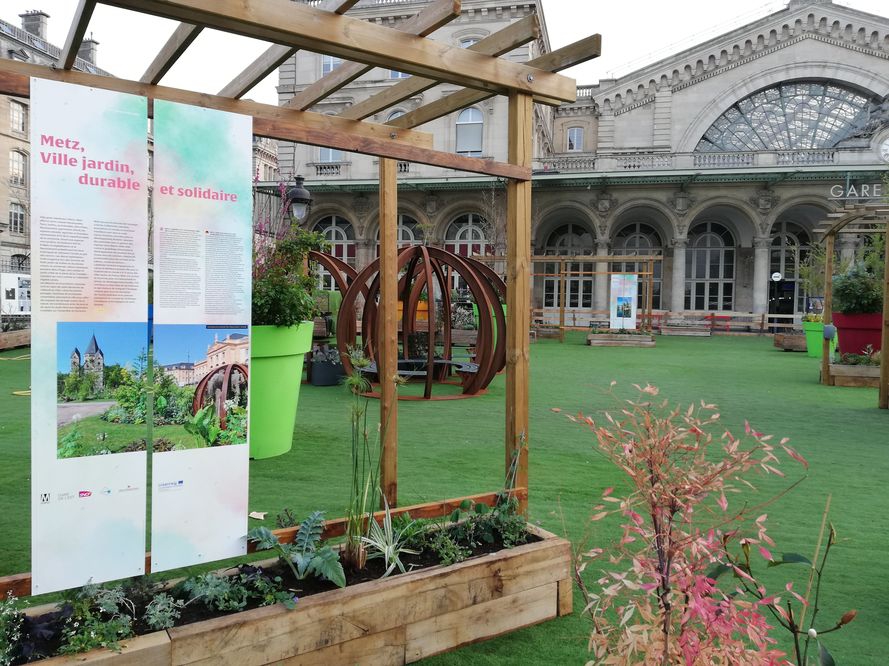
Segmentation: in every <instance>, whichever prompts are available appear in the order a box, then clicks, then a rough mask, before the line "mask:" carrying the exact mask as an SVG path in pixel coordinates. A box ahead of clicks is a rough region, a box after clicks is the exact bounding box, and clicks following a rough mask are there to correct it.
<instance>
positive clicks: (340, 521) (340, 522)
mask: <svg viewBox="0 0 889 666" xmlns="http://www.w3.org/2000/svg"><path fill="white" fill-rule="evenodd" d="M509 494H510V495H512V496H513V497H515V498H517V499H518V500H519V501H520V502H522V501H525V500H526V499H527V497H528V489H527V488H524V487H523V488H514V489H512V490H511V491H510V493H509ZM499 495H500V493H482V494H479V495H469V496H467V497H455V498H453V499H446V500H440V501H436V502H425V503H423V504H413V505H411V506H403V507H400V508H397V509H396V508H393V509H392V510H391V511H390V515H392V516H393V517H394V516H399V515H402V514H408V515H409V516H410V517H411V518H413V519H414V520H419V519H423V518H440V517H441V516H448V515H450V514H451V513H453V512H454V511H455V510H456V509H458V508H460V505H461V504H462V503H463V502H465V501H466V500H469V501H470V502H473V503H474V504H486V505H488V506H494V505H495V504H496V503H497V498H498V496H499ZM384 516H385V513H384V512H383V511H377V512H376V513H374V520H376V521H377V522H378V523H381V522H382V521H383V518H384ZM345 528H346V519H345V518H334V519H332V520H326V521H324V528H323V532H322V534H321V536H322V538H324V539H333V538H335V537H338V536H342V535H343V534H345V533H346V531H345ZM297 532H299V527H286V528H284V529H277V530H274V533H275V536H276V537H278V541H280V542H281V543H291V542H292V541H293V540H294V538H296V533H297ZM247 552H248V553H253V552H256V545H255V544H252V543H250V544H247ZM145 571H146V572H149V571H151V553H146V554H145ZM9 593H12V594H14V595H15V596H17V597H27V596H29V595H30V594H31V574H30V573H21V574H13V575H11V576H0V599H6V596H7V595H8V594H9Z"/></svg>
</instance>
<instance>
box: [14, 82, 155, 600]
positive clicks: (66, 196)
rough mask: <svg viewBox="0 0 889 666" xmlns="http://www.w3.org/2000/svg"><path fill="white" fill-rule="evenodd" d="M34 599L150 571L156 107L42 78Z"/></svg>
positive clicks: (37, 135) (34, 161) (34, 262)
mask: <svg viewBox="0 0 889 666" xmlns="http://www.w3.org/2000/svg"><path fill="white" fill-rule="evenodd" d="M31 109H32V115H31V150H32V154H31V219H32V227H31V228H32V237H31V243H32V251H31V270H32V277H33V281H32V283H31V285H30V288H31V294H30V295H31V317H32V329H31V330H32V346H31V359H32V360H31V391H32V394H31V396H32V397H31V417H32V418H31V475H32V476H31V491H32V493H33V498H32V505H31V506H32V510H31V519H32V547H31V567H32V576H33V578H32V590H33V592H34V594H43V593H46V592H53V591H56V590H60V589H64V588H70V587H75V586H80V585H84V584H85V583H87V582H89V581H92V582H94V583H95V582H103V581H107V580H113V579H117V578H124V577H127V576H135V575H138V574H141V573H143V572H144V562H145V495H146V452H145V441H146V435H147V430H145V431H143V428H144V425H143V426H141V427H140V426H138V425H134V424H133V423H124V421H126V420H127V418H126V416H125V415H126V414H128V413H129V412H128V410H129V409H130V408H132V407H133V405H128V404H119V402H118V398H119V395H120V394H119V392H118V389H119V388H120V386H121V385H122V384H124V383H127V384H131V385H133V386H139V385H140V382H141V377H140V373H141V372H142V371H144V370H145V354H146V352H147V344H148V335H147V312H148V304H147V298H148V208H147V182H148V144H147V136H146V128H147V123H148V115H147V102H146V100H145V98H142V97H136V96H133V95H125V94H122V93H116V92H109V91H106V90H99V89H93V88H87V87H83V86H76V85H70V84H65V83H57V82H53V81H46V80H42V79H31Z"/></svg>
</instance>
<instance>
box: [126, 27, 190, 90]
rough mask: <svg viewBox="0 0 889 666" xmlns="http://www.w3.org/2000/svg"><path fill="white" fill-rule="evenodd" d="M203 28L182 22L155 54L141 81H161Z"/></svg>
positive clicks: (152, 82)
mask: <svg viewBox="0 0 889 666" xmlns="http://www.w3.org/2000/svg"><path fill="white" fill-rule="evenodd" d="M201 30H202V28H201V27H200V26H197V25H191V24H190V23H180V24H179V25H177V26H176V29H175V30H174V31H173V34H172V35H170V38H169V39H168V40H167V41H166V43H165V44H164V45H163V46H162V47H161V50H160V51H158V54H157V55H156V56H154V60H152V61H151V64H150V65H148V69H146V70H145V73H144V74H143V75H142V78H140V79H139V81H140V82H141V83H151V84H155V83H159V82H160V80H161V79H162V78H164V75H165V74H166V73H167V72H169V71H170V68H171V67H173V65H175V64H176V61H177V60H179V58H180V57H181V56H182V54H183V53H185V49H187V48H188V47H189V46H191V43H192V42H193V41H194V40H195V39H197V37H198V35H200V34H201Z"/></svg>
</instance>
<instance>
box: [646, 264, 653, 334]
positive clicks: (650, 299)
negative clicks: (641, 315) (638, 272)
mask: <svg viewBox="0 0 889 666" xmlns="http://www.w3.org/2000/svg"><path fill="white" fill-rule="evenodd" d="M646 282H648V294H647V296H646V298H645V309H646V311H647V312H648V333H649V335H650V334H651V333H652V329H653V328H654V259H649V260H648V280H646Z"/></svg>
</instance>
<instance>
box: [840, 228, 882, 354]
mask: <svg viewBox="0 0 889 666" xmlns="http://www.w3.org/2000/svg"><path fill="white" fill-rule="evenodd" d="M883 245H884V243H883V240H882V238H881V237H879V236H875V237H874V238H873V243H871V244H870V245H868V246H866V247H865V250H864V252H863V254H862V256H861V258H860V260H859V261H858V262H857V263H856V264H855V265H854V266H853V267H852V268H851V269H849V270H848V271H846V272H845V273H843V274H842V275H840V276H838V277H836V278H834V281H833V307H834V314H833V323H834V324H836V327H837V335H838V337H839V349H840V352H842V353H844V354H861V353H862V351H863V350H864V349H865V348H866V347H868V346H870V347H871V348H873V349H874V350H877V351H879V350H880V346H881V342H882V340H881V332H882V324H883V315H882V313H883V270H884V269H883V259H882V256H883V251H884V248H883Z"/></svg>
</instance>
